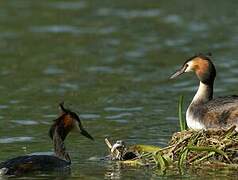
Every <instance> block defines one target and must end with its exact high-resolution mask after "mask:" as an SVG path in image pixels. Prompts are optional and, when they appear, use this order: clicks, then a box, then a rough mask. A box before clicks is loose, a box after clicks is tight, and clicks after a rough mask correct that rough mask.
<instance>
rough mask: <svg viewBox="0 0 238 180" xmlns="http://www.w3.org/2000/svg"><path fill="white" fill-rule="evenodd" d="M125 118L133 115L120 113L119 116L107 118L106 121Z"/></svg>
mask: <svg viewBox="0 0 238 180" xmlns="http://www.w3.org/2000/svg"><path fill="white" fill-rule="evenodd" d="M125 116H132V113H120V114H117V115H112V116H107V117H106V119H120V118H123V117H125Z"/></svg>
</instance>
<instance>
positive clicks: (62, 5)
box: [49, 1, 86, 10]
mask: <svg viewBox="0 0 238 180" xmlns="http://www.w3.org/2000/svg"><path fill="white" fill-rule="evenodd" d="M49 6H51V7H53V8H56V9H65V10H78V9H82V8H85V7H86V4H85V2H82V1H81V2H57V3H52V4H50V5H49Z"/></svg>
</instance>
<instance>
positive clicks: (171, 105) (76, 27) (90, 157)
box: [0, 0, 238, 179]
mask: <svg viewBox="0 0 238 180" xmlns="http://www.w3.org/2000/svg"><path fill="white" fill-rule="evenodd" d="M236 4H237V3H236V1H229V2H228V1H227V2H226V1H220V0H219V1H216V5H214V2H212V1H211V2H207V1H204V0H202V1H199V2H198V1H175V0H172V1H164V0H162V1H157V0H138V1H131V0H129V1H118V0H114V1H109V0H101V1H95V0H89V1H86V0H81V1H73V0H69V1H58V0H57V1H56V0H52V1H46V0H41V1H30V0H21V1H18V0H12V1H3V2H1V6H0V24H1V26H0V62H1V66H0V74H1V76H0V80H1V84H0V94H1V100H0V144H1V151H0V160H1V161H2V160H5V159H7V158H9V157H13V156H17V155H22V154H30V153H50V152H52V144H51V141H50V139H49V138H48V134H47V131H48V129H49V126H50V124H51V123H52V120H54V119H55V118H56V117H57V115H58V114H59V110H58V107H57V105H58V103H60V102H62V101H65V103H66V105H67V106H68V107H70V108H71V109H72V110H74V111H76V112H77V113H79V114H80V117H81V119H82V121H83V124H84V126H85V128H86V129H87V130H88V131H89V132H90V133H91V134H92V135H93V136H94V138H95V139H96V141H95V142H90V141H88V140H87V139H86V138H84V137H82V136H80V135H79V134H77V133H74V134H71V135H70V136H69V137H68V139H67V148H68V150H69V151H70V154H71V156H72V160H73V164H72V172H71V175H69V176H68V175H67V174H66V175H65V174H40V175H37V176H36V175H32V176H30V175H29V176H28V177H29V178H36V179H37V178H41V179H48V178H52V179H54V178H55V177H58V176H62V177H64V178H65V176H67V177H68V178H69V179H71V178H72V179H73V178H84V179H103V178H105V179H120V178H121V179H134V178H135V177H137V178H140V179H147V178H152V179H157V178H158V179H160V178H188V177H190V178H196V177H197V174H196V173H194V172H193V173H188V174H186V175H184V176H181V175H179V174H178V173H177V172H171V173H167V174H166V175H162V174H161V173H160V172H157V171H154V170H151V169H148V168H141V169H135V168H123V167H120V165H118V164H116V163H110V162H102V161H99V160H98V158H100V157H103V156H104V155H106V153H107V151H106V146H105V144H104V138H105V137H111V138H112V139H114V140H116V139H122V140H125V141H126V142H127V143H128V144H136V143H140V144H153V145H158V146H166V144H167V142H168V140H169V139H170V137H171V135H172V133H174V132H176V131H178V130H179V127H178V120H177V101H178V96H179V95H181V94H183V95H185V97H186V105H187V104H188V103H189V101H190V100H191V99H192V96H193V95H194V91H195V90H196V86H197V83H198V82H197V80H196V78H195V77H193V76H192V75H185V76H184V77H183V78H179V79H178V80H176V81H170V80H168V77H169V76H170V75H171V74H172V73H173V71H175V69H176V68H178V67H179V66H180V64H182V63H183V61H184V60H185V59H186V58H188V57H190V56H192V55H194V54H195V53H198V52H205V53H206V52H212V53H213V58H214V62H215V64H216V67H217V69H218V77H217V80H216V86H215V93H216V96H219V95H224V94H238V87H237V83H238V79H237V75H238V71H237V68H238V61H237V59H238V52H237V43H238V28H237V24H238V20H237V15H238V14H237V13H238V11H237V5H236ZM226 174H227V172H219V173H217V172H206V173H203V174H202V178H207V177H210V178H217V177H223V176H226ZM229 176H231V177H232V176H234V177H236V176H237V174H236V173H234V172H229Z"/></svg>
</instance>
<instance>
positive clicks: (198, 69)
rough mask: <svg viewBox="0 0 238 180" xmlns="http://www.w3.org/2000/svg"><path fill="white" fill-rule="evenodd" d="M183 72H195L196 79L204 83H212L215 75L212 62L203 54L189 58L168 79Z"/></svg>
mask: <svg viewBox="0 0 238 180" xmlns="http://www.w3.org/2000/svg"><path fill="white" fill-rule="evenodd" d="M185 72H195V73H196V75H197V77H198V79H199V80H200V81H201V82H203V83H204V84H210V83H213V81H214V79H215V77H216V69H215V66H214V64H213V63H212V61H211V60H210V58H209V57H208V56H206V55H203V54H199V55H196V56H193V57H191V58H189V59H188V60H187V61H186V62H185V63H184V64H183V66H182V67H181V68H180V69H179V70H178V71H176V72H175V73H174V74H173V75H172V76H171V77H170V79H173V78H176V77H178V76H179V75H181V74H183V73H185Z"/></svg>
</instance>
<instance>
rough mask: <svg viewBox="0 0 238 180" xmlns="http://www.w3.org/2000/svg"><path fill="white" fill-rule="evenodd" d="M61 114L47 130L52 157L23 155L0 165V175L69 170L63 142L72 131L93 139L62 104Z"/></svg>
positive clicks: (75, 115)
mask: <svg viewBox="0 0 238 180" xmlns="http://www.w3.org/2000/svg"><path fill="white" fill-rule="evenodd" d="M60 108H61V110H62V114H61V115H60V117H58V118H57V119H56V120H54V123H53V125H52V126H51V128H50V130H49V136H50V138H51V139H52V140H53V145H54V154H55V155H54V156H53V155H25V156H19V157H16V158H13V159H9V160H7V161H5V162H2V163H1V164H0V174H2V175H22V174H24V173H27V172H33V171H57V170H60V171H61V170H69V169H70V164H71V160H70V156H69V154H68V153H67V152H66V149H65V145H64V140H65V138H66V136H67V135H68V133H69V132H70V131H72V130H73V129H76V130H79V132H80V133H81V134H82V135H84V136H86V137H87V138H89V139H91V140H93V137H92V136H91V135H90V134H89V133H88V132H87V131H86V130H85V129H84V128H83V126H82V124H81V122H80V119H79V117H78V115H77V114H76V113H74V112H72V111H70V110H68V109H65V108H64V106H63V103H61V104H60Z"/></svg>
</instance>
